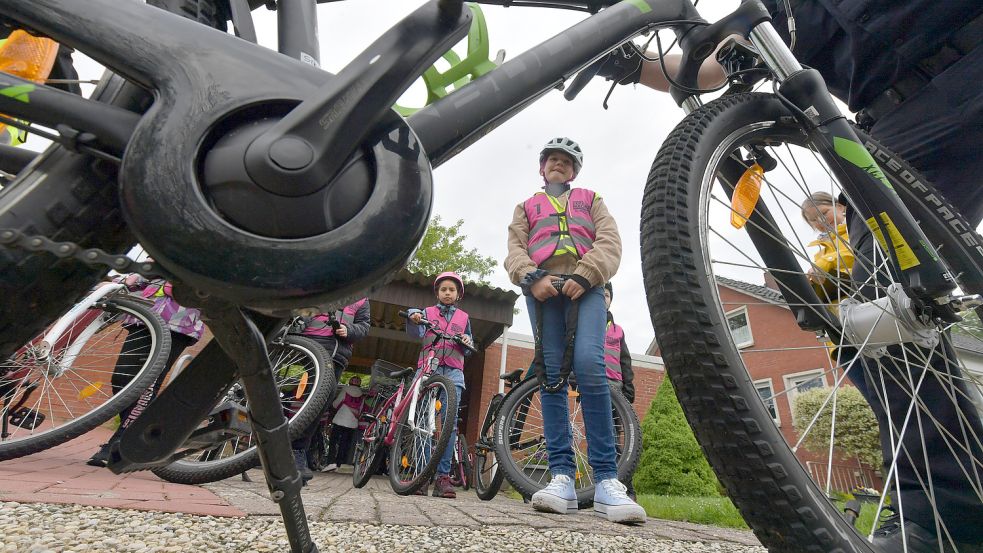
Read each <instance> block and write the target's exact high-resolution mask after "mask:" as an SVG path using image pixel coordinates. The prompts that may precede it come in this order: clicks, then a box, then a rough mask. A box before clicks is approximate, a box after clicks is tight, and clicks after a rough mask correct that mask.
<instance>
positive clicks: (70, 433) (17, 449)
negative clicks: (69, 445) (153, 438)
mask: <svg viewBox="0 0 983 553" xmlns="http://www.w3.org/2000/svg"><path fill="white" fill-rule="evenodd" d="M42 337H43V336H39V337H38V338H36V339H35V340H33V341H32V342H31V343H29V344H27V345H26V346H24V347H22V348H20V349H19V350H18V351H17V352H16V353H15V354H14V355H12V356H11V357H9V358H7V359H6V360H5V361H2V362H0V425H2V432H0V461H5V460H7V459H14V458H17V457H21V456H24V455H30V454H32V453H36V452H38V451H41V450H44V449H48V448H50V447H54V446H56V445H58V444H60V443H63V442H66V441H68V440H71V439H72V438H76V437H78V436H81V435H82V434H84V433H86V432H88V431H90V430H92V429H93V428H95V427H97V426H99V425H100V424H103V423H104V422H106V421H108V420H109V419H111V418H113V417H114V416H115V415H117V414H118V413H119V412H120V411H122V410H123V409H125V408H126V407H128V406H130V405H131V404H133V402H135V401H136V400H137V398H139V397H140V395H141V394H143V393H144V391H146V390H147V389H148V388H149V387H150V386H151V385H153V384H154V381H155V380H156V378H157V376H158V375H159V374H160V373H161V371H163V370H164V363H165V362H166V360H167V355H168V352H169V351H170V345H171V334H170V332H169V331H168V330H167V328H166V326H165V325H164V321H162V320H161V318H160V315H158V314H157V313H155V312H154V311H152V310H151V309H150V307H149V306H148V305H147V304H146V303H144V302H141V301H138V300H134V299H129V298H126V297H108V298H106V299H105V300H103V301H101V302H99V303H97V304H95V305H93V306H92V307H91V308H89V309H88V310H86V311H84V312H82V313H81V314H80V315H79V316H78V317H76V318H75V319H74V320H73V321H71V322H70V323H69V324H68V326H67V328H66V329H65V331H64V332H62V333H61V335H60V336H58V337H55V339H54V340H53V342H54V343H53V344H50V348H49V346H48V345H45V344H44V343H43V342H42V340H41V338H42Z"/></svg>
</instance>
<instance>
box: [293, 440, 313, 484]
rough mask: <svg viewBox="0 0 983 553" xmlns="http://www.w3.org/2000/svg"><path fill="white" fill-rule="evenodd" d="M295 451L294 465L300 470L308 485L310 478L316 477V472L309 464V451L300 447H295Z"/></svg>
mask: <svg viewBox="0 0 983 553" xmlns="http://www.w3.org/2000/svg"><path fill="white" fill-rule="evenodd" d="M293 452H294V465H295V466H296V467H297V470H299V471H300V477H301V479H302V480H303V481H304V484H305V485H306V484H307V482H308V481H309V480H310V479H312V478H314V472H313V471H312V470H311V467H309V466H307V452H305V451H301V450H299V449H295V450H293Z"/></svg>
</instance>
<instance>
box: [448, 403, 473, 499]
mask: <svg viewBox="0 0 983 553" xmlns="http://www.w3.org/2000/svg"><path fill="white" fill-rule="evenodd" d="M461 409H464V406H463V405H462V406H461ZM463 423H464V419H462V418H461V417H458V418H457V426H458V428H460V427H461V425H462V424H463ZM450 477H451V485H452V486H454V487H457V488H462V489H464V491H468V490H470V489H471V486H472V485H473V481H472V478H474V453H472V451H471V449H470V448H469V447H468V439H467V438H465V437H464V434H462V433H461V432H458V433H457V443H455V444H454V456H453V457H451V472H450Z"/></svg>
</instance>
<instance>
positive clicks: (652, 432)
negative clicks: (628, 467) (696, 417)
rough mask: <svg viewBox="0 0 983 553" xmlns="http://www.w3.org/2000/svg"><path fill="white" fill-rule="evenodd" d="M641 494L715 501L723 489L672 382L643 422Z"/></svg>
mask: <svg viewBox="0 0 983 553" xmlns="http://www.w3.org/2000/svg"><path fill="white" fill-rule="evenodd" d="M635 488H636V489H637V490H638V493H652V494H658V495H682V496H697V497H713V496H717V495H720V492H719V490H720V485H719V484H718V483H717V477H716V476H714V474H713V470H712V469H711V468H710V463H708V462H707V459H706V457H705V456H704V455H703V450H701V449H700V445H699V444H698V443H697V442H696V436H694V435H693V431H692V430H691V429H690V427H689V424H688V423H687V422H686V417H685V416H684V415H683V408H682V407H681V406H680V405H679V400H678V399H676V392H675V391H674V390H673V387H672V383H670V382H669V379H666V380H663V381H662V385H661V386H660V387H659V392H658V393H657V394H656V395H655V399H653V400H652V405H651V407H649V412H648V414H647V415H645V420H643V421H642V458H641V460H640V461H639V464H638V470H637V471H635Z"/></svg>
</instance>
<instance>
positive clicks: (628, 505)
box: [594, 478, 645, 524]
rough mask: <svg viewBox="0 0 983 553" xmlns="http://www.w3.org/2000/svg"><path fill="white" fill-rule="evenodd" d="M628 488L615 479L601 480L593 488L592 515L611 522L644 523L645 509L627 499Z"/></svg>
mask: <svg viewBox="0 0 983 553" xmlns="http://www.w3.org/2000/svg"><path fill="white" fill-rule="evenodd" d="M627 491H628V488H626V487H625V485H624V484H622V483H621V482H619V481H618V479H617V478H608V479H607V480H601V481H600V482H598V483H597V486H596V487H595V488H594V513H595V514H598V515H601V516H604V517H607V519H608V520H610V521H611V522H620V523H622V524H629V523H635V522H645V509H643V508H642V507H641V505H639V504H638V503H635V502H634V501H632V500H631V498H630V497H628V493H627Z"/></svg>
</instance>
